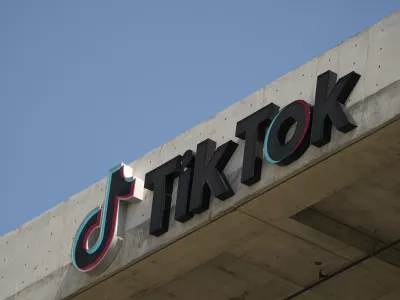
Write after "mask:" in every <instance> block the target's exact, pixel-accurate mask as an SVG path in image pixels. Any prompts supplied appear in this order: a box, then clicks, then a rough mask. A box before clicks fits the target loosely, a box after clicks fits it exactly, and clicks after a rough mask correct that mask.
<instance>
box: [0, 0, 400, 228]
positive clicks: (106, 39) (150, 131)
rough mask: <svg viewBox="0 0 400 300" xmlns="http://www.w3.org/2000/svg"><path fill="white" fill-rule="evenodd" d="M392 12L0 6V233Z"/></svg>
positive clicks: (365, 4) (324, 4)
mask: <svg viewBox="0 0 400 300" xmlns="http://www.w3.org/2000/svg"><path fill="white" fill-rule="evenodd" d="M398 8H399V2H398V1H384V0H383V1H382V0H381V1H372V0H335V1H323V0H315V1H314V0H313V1H311V0H309V1H306V0H305V1H294V0H293V1H282V0H279V1H278V0H275V1H267V0H259V1H254V0H242V1H234V0H229V1H228V0H226V1H219V0H209V1H206V0H201V1H200V0H199V1H190V0H180V1H175V0H168V1H166V0H159V1H150V0H147V1H145V0H142V1H139V0H137V1H99V0H96V1H94V0H93V1H54V0H49V1H41V0H37V1H28V0H26V1H17V0H13V1H11V0H2V1H0V104H1V106H0V136H1V147H0V166H1V167H2V172H1V175H0V176H1V178H0V179H1V180H0V193H1V194H0V201H1V208H0V234H4V233H6V232H8V231H10V230H12V229H14V228H16V227H17V226H19V225H21V224H23V223H25V222H26V221H28V220H30V219H32V218H33V217H35V216H37V215H39V214H41V213H43V212H44V211H46V210H47V209H49V208H51V207H52V206H54V205H56V204H58V203H60V202H61V201H64V200H65V199H67V198H68V197H70V196H72V195H73V194H75V193H77V192H79V191H81V190H83V189H85V188H86V187H88V186H89V185H91V184H93V183H94V182H96V181H98V180H99V179H101V178H103V177H105V176H106V175H107V172H108V170H109V168H110V167H112V166H114V165H115V164H117V163H119V162H121V161H124V162H131V161H133V160H135V159H136V158H138V157H140V156H142V155H143V154H145V153H146V152H148V151H150V150H152V149H153V148H155V147H157V146H159V145H160V144H162V143H164V142H166V141H168V140H169V139H171V138H173V137H175V136H177V135H178V134H180V133H182V132H183V131H185V130H187V129H189V128H190V127H192V126H194V125H196V124H198V123H200V122H202V121H203V120H205V119H207V118H209V117H211V116H212V115H214V114H215V113H216V112H218V111H220V110H222V109H224V108H225V107H227V106H228V105H230V104H232V103H234V102H236V101H238V100H240V99H241V98H242V97H244V96H247V95H248V94H250V93H252V92H254V91H255V90H257V89H259V88H261V87H263V86H264V85H266V84H267V83H269V82H270V81H272V80H273V79H275V78H277V77H279V76H281V75H283V74H285V73H287V72H288V71H290V70H291V69H293V68H295V67H297V66H299V65H301V64H303V63H305V62H306V61H308V60H310V59H311V58H313V57H315V56H316V55H319V54H321V53H323V52H324V51H326V50H327V49H329V48H331V47H333V46H335V45H336V44H338V43H339V42H341V41H343V40H345V39H347V38H348V37H350V36H351V35H354V34H355V33H357V32H359V31H361V30H363V29H364V28H366V27H368V26H370V25H372V24H374V23H376V22H377V21H379V20H380V19H382V18H384V17H385V16H386V15H388V14H390V13H392V12H394V11H395V10H396V9H398ZM288 88H290V87H288ZM121 119H122V120H123V121H120V120H121ZM232 130H233V131H232V133H233V132H234V129H232ZM110 141H112V142H110Z"/></svg>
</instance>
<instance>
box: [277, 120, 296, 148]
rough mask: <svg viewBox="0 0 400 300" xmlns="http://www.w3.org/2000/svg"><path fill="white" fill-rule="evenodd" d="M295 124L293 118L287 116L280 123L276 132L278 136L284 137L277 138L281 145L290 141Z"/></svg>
mask: <svg viewBox="0 0 400 300" xmlns="http://www.w3.org/2000/svg"><path fill="white" fill-rule="evenodd" d="M296 126H297V122H296V120H295V119H293V118H288V119H287V120H286V121H285V122H284V123H282V126H281V128H280V129H279V133H278V137H284V138H282V139H280V140H279V143H280V144H281V145H286V144H287V143H288V142H290V140H291V139H292V137H293V134H294V132H295V131H296Z"/></svg>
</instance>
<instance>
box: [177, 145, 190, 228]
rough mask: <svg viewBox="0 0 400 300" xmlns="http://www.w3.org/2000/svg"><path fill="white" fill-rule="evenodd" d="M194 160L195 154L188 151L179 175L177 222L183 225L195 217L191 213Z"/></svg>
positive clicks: (183, 158)
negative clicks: (190, 202)
mask: <svg viewBox="0 0 400 300" xmlns="http://www.w3.org/2000/svg"><path fill="white" fill-rule="evenodd" d="M194 160H195V156H194V154H193V152H192V151H191V150H187V151H186V152H185V154H184V155H183V157H182V161H181V164H182V166H181V170H182V171H181V173H180V175H179V183H178V194H177V198H176V207H175V220H176V221H179V222H182V223H183V222H186V221H188V220H189V219H191V218H192V217H193V213H192V212H190V211H189V201H190V192H191V190H192V181H193V167H194Z"/></svg>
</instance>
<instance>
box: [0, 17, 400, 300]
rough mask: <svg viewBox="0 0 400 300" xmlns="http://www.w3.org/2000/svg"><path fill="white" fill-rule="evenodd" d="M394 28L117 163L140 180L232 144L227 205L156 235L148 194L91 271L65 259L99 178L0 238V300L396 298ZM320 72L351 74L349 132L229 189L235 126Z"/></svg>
mask: <svg viewBox="0 0 400 300" xmlns="http://www.w3.org/2000/svg"><path fill="white" fill-rule="evenodd" d="M399 32H400V12H396V13H395V14H393V15H391V16H389V17H387V18H386V19H384V20H382V21H381V22H379V23H377V24H376V25H374V26H372V27H370V28H368V29H366V30H365V31H363V32H361V33H359V34H357V35H355V36H353V37H352V38H350V39H348V40H347V41H345V42H343V43H342V44H340V45H338V46H337V47H335V48H333V49H331V50H329V51H327V52H326V53H324V54H322V55H321V56H319V57H317V58H315V59H313V60H311V61H310V62H308V63H306V64H305V65H303V66H301V67H299V68H297V69H296V70H294V71H292V72H290V73H288V74H287V75H285V76H283V77H281V78H279V79H277V80H276V81H274V82H272V83H270V84H269V85H267V86H266V87H264V88H263V89H261V90H259V91H257V92H255V93H254V94H252V95H250V96H248V97H246V98H245V99H243V100H241V101H240V102H238V103H236V104H234V105H232V106H231V107H229V108H227V109H226V110H224V111H222V112H220V113H219V114H217V115H216V116H214V117H213V118H211V119H209V120H207V121H206V122H204V123H202V124H200V125H198V126H196V127H194V128H193V129H191V130H189V131H187V132H185V133H184V134H182V135H180V136H179V137H177V138H175V139H174V140H172V141H170V142H168V143H166V144H164V145H162V146H160V147H159V148H157V149H155V150H154V151H152V152H150V153H148V154H147V155H145V156H144V157H142V158H140V159H138V160H136V161H134V162H132V163H131V164H129V165H130V166H131V167H132V168H133V170H134V173H135V175H136V176H137V177H139V178H144V175H145V174H146V173H147V172H149V171H151V170H152V169H154V168H155V167H157V166H159V165H161V164H162V163H164V162H166V161H168V160H169V159H171V158H173V157H174V156H176V155H178V154H183V153H184V152H185V151H186V150H187V149H192V150H195V149H196V145H197V144H198V143H199V142H201V141H202V140H204V139H206V138H211V139H213V140H215V141H216V142H217V144H218V145H220V144H222V143H224V142H226V141H227V140H229V139H232V140H235V141H237V142H238V143H239V147H238V149H237V150H236V152H235V154H234V155H233V157H232V158H231V160H230V162H229V164H228V165H227V167H226V168H225V173H226V175H227V176H228V179H229V181H230V183H231V184H232V187H233V188H234V190H235V195H234V196H233V197H231V198H229V199H227V200H225V201H220V200H218V199H212V203H211V205H210V209H209V210H208V211H206V212H204V213H202V214H199V215H195V217H194V218H193V219H191V220H189V221H188V222H186V223H183V224H182V223H179V222H175V221H174V220H173V218H172V216H173V214H171V221H170V227H169V231H168V232H167V233H165V234H163V235H162V236H160V237H154V236H151V235H149V218H150V212H151V202H152V193H151V192H149V191H148V192H147V193H146V194H145V199H144V201H143V202H142V203H141V204H140V205H136V206H130V207H129V209H128V212H127V221H126V224H125V229H126V233H125V237H124V242H123V245H122V247H121V249H120V251H119V253H118V255H117V257H116V259H115V260H114V261H113V263H112V264H111V266H110V267H109V268H108V269H107V270H106V271H105V272H104V273H102V274H101V275H98V276H89V275H87V274H84V273H81V272H79V271H77V270H76V269H75V268H74V267H73V266H72V264H71V258H70V253H71V246H72V239H73V237H74V235H75V233H76V231H77V229H78V226H79V225H80V222H81V221H82V220H83V219H84V217H85V216H86V215H87V214H88V212H89V211H90V210H92V209H93V208H94V207H95V206H98V205H100V204H101V203H102V201H103V200H104V190H105V185H106V179H103V180H101V181H100V182H98V183H96V184H94V185H93V186H91V187H89V188H88V189H86V190H84V191H82V192H80V193H79V194H77V195H75V196H73V197H71V198H70V199H68V200H67V201H65V202H63V203H61V204H60V205H58V206H56V207H55V208H53V209H51V210H49V211H48V212H46V213H44V214H43V215H41V216H39V217H38V218H35V219H34V220H32V221H30V222H28V223H27V224H24V225H23V226H21V227H20V228H18V229H17V230H15V231H13V232H10V233H8V234H6V235H5V236H3V237H1V239H0V251H1V253H2V258H3V260H2V261H0V275H1V276H2V277H1V279H0V280H1V281H0V287H1V288H0V299H10V300H11V299H14V300H15V299H71V298H72V299H113V300H114V299H116V300H119V299H121V300H124V299H140V300H144V299H204V298H205V297H207V298H210V299H231V300H234V299H237V300H239V299H260V298H262V299H285V298H287V297H290V295H292V294H294V293H296V292H299V291H301V293H300V294H299V296H298V298H296V299H398V297H399V295H400V294H399V290H400V284H399V279H400V270H399V269H398V266H399V263H400V258H399V255H398V251H399V250H398V249H397V247H396V245H397V244H395V243H394V242H395V241H396V240H397V239H398V238H400V234H397V231H398V229H399V226H398V225H400V224H399V223H400V221H398V220H400V219H399V218H398V214H399V213H400V209H399V208H400V204H398V203H397V199H398V196H399V193H400V189H399V187H398V186H399V185H398V183H399V181H400V180H399V179H398V176H396V175H397V174H399V173H398V171H399V166H400V156H399V154H400V135H399V132H400V131H399V129H400V121H399V120H398V117H399V113H400V68H399V66H400V38H399V36H400V35H399ZM260 67H262V66H260ZM327 70H332V71H334V72H336V73H337V74H338V77H342V76H344V75H346V74H348V73H349V72H351V71H356V72H357V73H359V74H360V75H361V79H360V81H359V82H358V84H357V85H356V87H355V89H354V91H353V93H352V94H351V96H350V98H349V100H348V102H347V104H346V106H347V107H348V111H349V113H350V114H351V116H352V117H353V119H354V120H355V122H356V124H357V128H356V129H354V130H352V131H351V132H349V133H346V134H343V133H341V132H339V131H336V130H334V131H333V133H332V141H331V142H330V143H329V144H327V145H326V146H324V147H322V148H316V147H310V148H309V149H308V151H307V152H306V153H305V154H304V155H303V156H302V157H301V158H300V159H299V160H297V161H296V162H294V163H292V164H290V165H288V166H286V167H279V166H276V165H272V164H268V163H264V165H263V170H262V179H261V180H260V181H259V182H257V183H256V184H254V185H252V186H250V187H249V186H245V185H243V184H241V183H240V173H241V161H242V157H243V142H241V141H239V140H237V139H236V138H234V131H235V126H236V123H237V122H238V121H239V120H241V119H243V118H244V117H246V116H248V115H250V114H251V113H253V112H255V111H257V110H258V109H260V108H261V107H263V106H265V105H267V104H268V103H270V102H274V103H276V104H277V105H279V106H281V107H283V106H285V105H287V104H289V103H290V102H292V101H294V100H296V99H299V98H300V99H304V100H305V101H307V102H308V103H310V104H313V101H314V94H315V83H316V77H317V76H318V75H319V74H321V73H323V72H325V71H327ZM174 191H175V192H174V195H173V203H172V209H173V208H174V205H175V200H174V199H175V198H176V195H175V194H176V187H175V189H174ZM392 243H393V244H392ZM384 247H387V249H386V248H384ZM380 249H381V250H382V251H381V252H380ZM399 249H400V248H399ZM336 273H337V274H336ZM303 289H304V291H303ZM352 297H353V298H352ZM383 297H386V298H383Z"/></svg>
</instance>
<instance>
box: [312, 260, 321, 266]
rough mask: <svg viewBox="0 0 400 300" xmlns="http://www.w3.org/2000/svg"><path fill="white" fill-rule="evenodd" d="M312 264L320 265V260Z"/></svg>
mask: <svg viewBox="0 0 400 300" xmlns="http://www.w3.org/2000/svg"><path fill="white" fill-rule="evenodd" d="M314 264H315V265H316V266H320V265H322V262H320V261H316V262H314Z"/></svg>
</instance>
